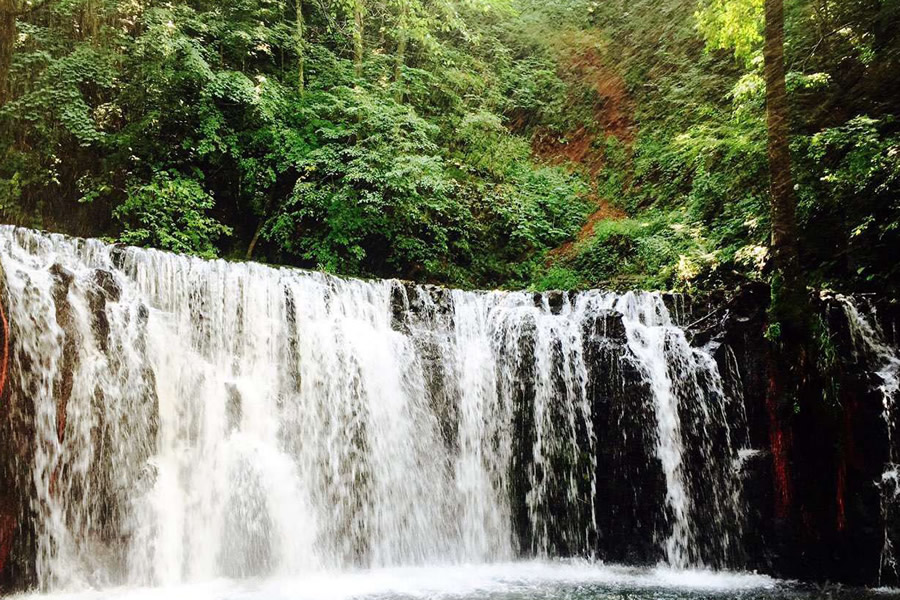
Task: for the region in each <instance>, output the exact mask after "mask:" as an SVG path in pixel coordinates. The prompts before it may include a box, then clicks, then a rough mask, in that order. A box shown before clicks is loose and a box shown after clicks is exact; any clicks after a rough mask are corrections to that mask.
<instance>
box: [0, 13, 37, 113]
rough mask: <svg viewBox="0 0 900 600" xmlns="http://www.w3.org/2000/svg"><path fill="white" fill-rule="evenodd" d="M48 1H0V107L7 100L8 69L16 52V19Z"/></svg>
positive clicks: (8, 95)
mask: <svg viewBox="0 0 900 600" xmlns="http://www.w3.org/2000/svg"><path fill="white" fill-rule="evenodd" d="M48 2H49V0H40V1H39V2H37V3H36V4H32V3H31V2H29V1H28V0H0V106H4V105H5V104H6V102H7V101H8V100H9V97H10V94H9V69H10V67H11V66H12V59H13V54H14V53H15V50H16V39H17V38H18V34H17V29H16V19H17V18H19V17H23V16H25V15H27V14H29V13H32V12H34V11H36V10H38V9H40V8H43V7H44V6H46V5H47V3H48Z"/></svg>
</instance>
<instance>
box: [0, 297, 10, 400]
mask: <svg viewBox="0 0 900 600" xmlns="http://www.w3.org/2000/svg"><path fill="white" fill-rule="evenodd" d="M0 322H2V324H3V364H2V365H0V398H2V397H3V390H4V389H6V373H7V367H8V366H9V323H7V321H6V313H5V312H4V311H3V302H0Z"/></svg>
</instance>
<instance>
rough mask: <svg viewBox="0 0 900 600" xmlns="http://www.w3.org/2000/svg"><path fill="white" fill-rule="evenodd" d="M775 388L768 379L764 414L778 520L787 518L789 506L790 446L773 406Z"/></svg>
mask: <svg viewBox="0 0 900 600" xmlns="http://www.w3.org/2000/svg"><path fill="white" fill-rule="evenodd" d="M776 389H777V386H776V384H775V380H774V378H773V377H770V378H769V391H768V393H767V394H766V412H768V414H769V443H770V444H771V450H772V461H773V463H774V466H775V514H776V516H777V517H778V518H780V519H783V518H785V517H787V514H788V509H789V507H790V505H791V480H790V469H789V467H788V460H787V456H788V452H789V451H790V446H791V435H790V432H789V431H785V430H784V429H783V428H782V427H781V423H780V422H779V419H778V411H777V407H776V404H775V397H776V393H775V391H776Z"/></svg>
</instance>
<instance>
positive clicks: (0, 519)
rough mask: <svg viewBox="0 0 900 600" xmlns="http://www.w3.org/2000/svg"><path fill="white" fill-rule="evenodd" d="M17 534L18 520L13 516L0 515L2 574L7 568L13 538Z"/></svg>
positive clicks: (0, 565)
mask: <svg viewBox="0 0 900 600" xmlns="http://www.w3.org/2000/svg"><path fill="white" fill-rule="evenodd" d="M15 534H16V519H15V517H13V516H12V515H4V514H0V573H2V572H3V569H4V568H5V567H6V561H7V560H8V559H9V553H10V552H12V546H13V538H14V537H15Z"/></svg>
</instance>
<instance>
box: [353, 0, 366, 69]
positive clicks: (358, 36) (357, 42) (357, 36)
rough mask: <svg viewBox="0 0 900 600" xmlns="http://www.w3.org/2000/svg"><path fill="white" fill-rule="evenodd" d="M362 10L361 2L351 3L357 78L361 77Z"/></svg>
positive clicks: (357, 0) (359, 0)
mask: <svg viewBox="0 0 900 600" xmlns="http://www.w3.org/2000/svg"><path fill="white" fill-rule="evenodd" d="M363 10H364V6H363V0H356V1H355V2H354V3H353V65H354V71H355V72H356V76H357V77H362V64H363Z"/></svg>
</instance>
